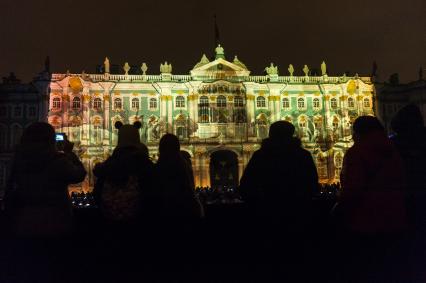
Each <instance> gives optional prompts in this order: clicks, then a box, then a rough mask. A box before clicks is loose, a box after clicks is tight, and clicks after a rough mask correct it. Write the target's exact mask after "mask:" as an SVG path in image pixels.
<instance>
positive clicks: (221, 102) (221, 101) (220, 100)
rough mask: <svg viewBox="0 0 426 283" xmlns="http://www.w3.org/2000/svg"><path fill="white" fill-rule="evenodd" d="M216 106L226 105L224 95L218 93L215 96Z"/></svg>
mask: <svg viewBox="0 0 426 283" xmlns="http://www.w3.org/2000/svg"><path fill="white" fill-rule="evenodd" d="M217 107H221V108H224V107H226V97H225V96H223V95H219V96H218V97H217Z"/></svg>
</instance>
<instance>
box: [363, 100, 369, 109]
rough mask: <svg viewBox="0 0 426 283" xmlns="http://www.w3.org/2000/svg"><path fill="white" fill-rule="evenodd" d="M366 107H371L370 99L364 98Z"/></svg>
mask: <svg viewBox="0 0 426 283" xmlns="http://www.w3.org/2000/svg"><path fill="white" fill-rule="evenodd" d="M364 108H370V99H369V98H364Z"/></svg>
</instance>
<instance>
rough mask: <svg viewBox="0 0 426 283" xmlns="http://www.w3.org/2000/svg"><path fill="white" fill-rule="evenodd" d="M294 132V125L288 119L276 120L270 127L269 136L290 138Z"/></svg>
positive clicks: (272, 137)
mask: <svg viewBox="0 0 426 283" xmlns="http://www.w3.org/2000/svg"><path fill="white" fill-rule="evenodd" d="M293 134H294V126H293V124H292V123H290V122H287V121H277V122H274V123H273V124H272V125H271V127H270V128H269V137H270V138H271V139H289V138H291V137H292V136H293Z"/></svg>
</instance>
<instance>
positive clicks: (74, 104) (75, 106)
mask: <svg viewBox="0 0 426 283" xmlns="http://www.w3.org/2000/svg"><path fill="white" fill-rule="evenodd" d="M72 108H73V109H80V98H79V97H74V98H73V99H72Z"/></svg>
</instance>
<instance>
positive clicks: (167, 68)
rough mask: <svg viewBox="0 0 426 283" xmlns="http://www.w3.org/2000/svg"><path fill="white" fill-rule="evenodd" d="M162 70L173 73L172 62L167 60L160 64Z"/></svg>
mask: <svg viewBox="0 0 426 283" xmlns="http://www.w3.org/2000/svg"><path fill="white" fill-rule="evenodd" d="M160 72H161V73H166V74H171V73H172V64H167V61H166V62H164V64H160Z"/></svg>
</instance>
